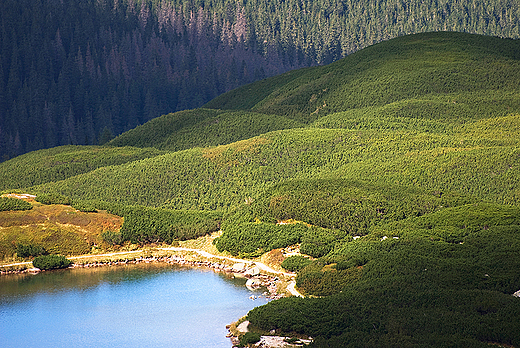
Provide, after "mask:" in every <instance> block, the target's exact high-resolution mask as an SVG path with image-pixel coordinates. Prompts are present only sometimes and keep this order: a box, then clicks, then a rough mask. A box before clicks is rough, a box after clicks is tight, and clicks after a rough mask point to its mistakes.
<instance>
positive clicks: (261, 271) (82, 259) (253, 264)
mask: <svg viewBox="0 0 520 348" xmlns="http://www.w3.org/2000/svg"><path fill="white" fill-rule="evenodd" d="M153 251H155V252H156V253H158V254H160V253H161V252H162V253H164V252H166V253H167V254H166V255H153V253H154V252H153ZM172 252H174V253H182V252H185V253H196V254H198V257H195V258H193V257H186V256H185V255H182V254H181V255H177V254H174V255H171V254H170V253H172ZM132 254H138V256H132ZM92 258H96V259H97V258H101V259H98V260H94V261H89V259H92ZM67 259H69V260H71V261H73V262H74V263H73V264H72V265H71V266H69V267H68V268H90V267H106V266H118V265H125V264H138V263H167V264H174V265H178V266H184V267H192V268H206V269H209V270H213V271H214V272H222V273H226V274H232V275H233V276H234V277H241V278H247V279H248V281H247V282H246V287H247V288H248V289H250V290H255V289H257V288H260V287H266V288H267V289H268V291H269V294H268V297H267V298H269V299H278V298H281V297H285V296H300V297H303V296H302V295H301V294H300V293H299V292H298V291H297V290H296V289H295V288H294V284H295V282H294V277H295V276H296V274H294V273H289V272H281V271H276V270H274V269H272V268H271V267H269V266H267V265H265V264H263V263H261V262H257V261H252V260H244V259H238V258H233V257H228V256H220V255H214V254H210V253H208V252H206V251H204V250H200V249H193V248H184V247H161V248H154V249H152V250H143V249H140V250H132V251H121V252H113V253H104V254H87V255H80V256H70V257H67ZM211 259H218V260H222V261H224V262H218V261H213V260H211ZM226 261H227V262H226ZM40 272H45V271H44V270H40V269H37V268H34V267H33V266H32V261H26V262H18V263H11V264H7V265H0V276H6V275H14V274H24V273H29V274H37V273H40ZM280 276H281V277H283V278H284V279H280ZM281 283H285V285H286V286H285V289H284V291H282V289H281V286H280V285H282V284H281Z"/></svg>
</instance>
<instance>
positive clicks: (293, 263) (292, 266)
mask: <svg viewBox="0 0 520 348" xmlns="http://www.w3.org/2000/svg"><path fill="white" fill-rule="evenodd" d="M310 263H312V261H311V260H310V259H309V258H308V257H305V256H302V255H295V256H289V257H288V258H286V259H285V260H283V262H282V267H283V268H285V269H286V270H288V271H289V272H297V271H299V270H301V269H302V268H304V267H305V266H308V265H309V264H310Z"/></svg>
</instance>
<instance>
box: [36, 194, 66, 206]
mask: <svg viewBox="0 0 520 348" xmlns="http://www.w3.org/2000/svg"><path fill="white" fill-rule="evenodd" d="M36 201H37V202H40V203H43V204H65V205H69V204H70V202H71V200H70V198H69V197H67V196H64V195H61V194H59V193H55V192H52V193H41V194H38V195H37V196H36Z"/></svg>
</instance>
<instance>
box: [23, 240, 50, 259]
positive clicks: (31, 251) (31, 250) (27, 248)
mask: <svg viewBox="0 0 520 348" xmlns="http://www.w3.org/2000/svg"><path fill="white" fill-rule="evenodd" d="M46 254H47V250H45V248H44V247H43V246H41V245H38V244H24V243H17V244H16V255H17V256H18V257H21V258H27V257H34V256H40V255H46Z"/></svg>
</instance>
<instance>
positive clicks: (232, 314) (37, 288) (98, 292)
mask: <svg viewBox="0 0 520 348" xmlns="http://www.w3.org/2000/svg"><path fill="white" fill-rule="evenodd" d="M244 285H245V280H244V279H230V278H228V277H226V275H224V274H219V273H214V272H213V271H210V270H203V269H193V268H181V267H177V266H172V265H166V264H139V265H125V266H113V267H99V268H85V269H82V268H77V269H68V270H60V271H53V272H43V273H40V274H37V275H28V274H23V275H9V276H2V277H0V346H2V347H25V348H29V347H38V348H40V347H56V348H59V347H179V348H183V347H190V348H195V347H206V348H213V347H226V348H229V347H231V341H230V339H229V338H226V337H225V336H226V334H227V330H226V327H225V326H226V324H230V323H231V322H233V321H235V320H237V319H238V318H240V317H242V316H244V315H246V314H247V312H248V311H249V310H250V309H252V308H254V307H256V306H259V305H262V304H265V303H266V302H267V300H266V299H265V298H261V299H257V300H251V299H250V298H249V297H250V296H251V295H252V294H253V293H252V292H251V291H249V290H248V289H247V288H246V287H245V286H244ZM259 294H260V292H256V293H254V295H259Z"/></svg>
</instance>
